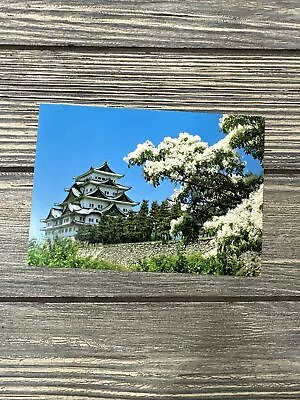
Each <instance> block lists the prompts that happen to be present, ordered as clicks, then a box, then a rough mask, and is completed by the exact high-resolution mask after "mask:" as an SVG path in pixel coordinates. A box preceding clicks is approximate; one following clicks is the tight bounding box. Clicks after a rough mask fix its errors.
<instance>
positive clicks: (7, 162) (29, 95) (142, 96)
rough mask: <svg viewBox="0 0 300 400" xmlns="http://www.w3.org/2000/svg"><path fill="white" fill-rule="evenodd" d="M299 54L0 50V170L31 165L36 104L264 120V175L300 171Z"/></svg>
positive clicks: (34, 138)
mask: <svg viewBox="0 0 300 400" xmlns="http://www.w3.org/2000/svg"><path fill="white" fill-rule="evenodd" d="M299 54H300V53H282V54H281V53H280V54H267V52H266V53H261V54H258V55H257V54H252V53H251V52H247V51H244V52H243V51H238V52H234V51H232V52H222V51H219V52H218V51H214V52H210V51H205V50H201V51H200V50H199V51H197V52H196V53H187V52H183V51H177V52H175V51H174V52H163V51H151V52H147V51H138V52H132V53H128V52H124V51H120V50H109V51H99V52H98V51H61V50H59V51H55V50H53V51H50V50H44V51H40V50H39V51H38V50H20V51H16V50H2V51H1V52H0V77H1V78H0V168H1V167H2V168H6V169H8V168H16V167H20V168H21V167H32V166H33V163H34V157H35V141H36V131H37V121H38V107H39V104H40V103H41V102H47V103H65V104H70V103H72V104H85V105H98V106H117V107H138V108H155V109H176V110H189V111H210V112H220V113H222V112H229V113H246V114H252V115H256V114H259V115H263V116H265V117H266V119H267V128H266V145H265V147H266V155H265V164H266V168H267V169H274V168H279V169H284V168H288V169H300V139H299V138H300V135H299V133H300V113H299V99H300V95H299V93H300V78H299V76H300V75H299V71H300V62H299V60H300V58H299Z"/></svg>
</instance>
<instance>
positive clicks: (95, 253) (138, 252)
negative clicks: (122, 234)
mask: <svg viewBox="0 0 300 400" xmlns="http://www.w3.org/2000/svg"><path fill="white" fill-rule="evenodd" d="M211 247H212V242H211V240H210V239H201V240H200V241H199V242H198V243H194V244H191V245H188V246H186V247H185V248H184V247H183V246H182V244H181V243H179V242H175V241H174V242H167V243H162V242H145V243H120V244H107V245H102V244H84V245H82V248H81V250H80V254H81V255H82V256H92V257H97V258H100V259H103V260H106V261H110V262H113V263H116V264H118V265H124V266H126V265H127V266H129V265H134V264H136V263H137V262H138V260H139V259H142V258H145V257H151V256H156V255H172V254H173V255H174V254H177V252H178V251H179V250H181V251H183V253H185V254H189V253H194V252H201V253H203V252H206V251H208V250H210V249H211Z"/></svg>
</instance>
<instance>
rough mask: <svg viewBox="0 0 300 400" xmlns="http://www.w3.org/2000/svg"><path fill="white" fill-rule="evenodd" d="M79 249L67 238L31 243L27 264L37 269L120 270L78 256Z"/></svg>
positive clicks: (102, 261)
mask: <svg viewBox="0 0 300 400" xmlns="http://www.w3.org/2000/svg"><path fill="white" fill-rule="evenodd" d="M79 248H80V245H79V244H78V243H77V242H75V241H74V240H72V239H68V238H62V239H55V240H48V241H45V242H42V243H35V242H31V243H30V244H29V249H28V264H29V265H34V266H37V267H65V268H96V269H114V270H121V269H122V267H121V266H119V265H115V264H111V263H109V262H107V261H104V260H100V259H97V258H93V257H82V256H79V255H78V250H79Z"/></svg>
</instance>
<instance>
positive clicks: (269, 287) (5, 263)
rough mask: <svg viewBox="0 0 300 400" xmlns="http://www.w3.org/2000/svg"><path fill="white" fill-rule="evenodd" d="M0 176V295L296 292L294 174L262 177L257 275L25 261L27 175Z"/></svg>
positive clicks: (299, 194) (298, 215)
mask: <svg viewBox="0 0 300 400" xmlns="http://www.w3.org/2000/svg"><path fill="white" fill-rule="evenodd" d="M0 177H1V179H0V195H1V202H2V204H5V205H6V206H5V208H4V209H3V211H2V213H1V214H2V218H1V220H0V241H1V251H0V256H1V290H0V298H1V297H2V298H3V297H20V296H27V297H38V296H42V297H43V296H57V297H63V296H67V297H74V296H79V297H93V296H98V297H101V298H103V297H109V298H111V299H112V300H113V299H114V298H115V299H116V298H119V299H124V298H126V296H131V297H132V298H138V297H139V296H141V297H142V298H145V297H151V296H158V297H161V296H163V297H164V296H167V298H169V299H170V298H176V296H182V297H184V298H185V299H186V300H189V299H191V298H193V296H196V298H197V299H199V300H201V301H202V300H203V301H207V300H209V301H210V300H211V299H217V298H218V296H219V298H221V297H222V296H225V297H227V298H228V299H230V298H232V297H236V296H248V297H249V296H275V295H282V296H291V295H297V294H299V287H300V286H299V265H300V245H299V244H300V240H299V239H300V236H299V229H295V227H297V226H298V224H299V221H300V201H299V200H300V191H299V186H300V175H294V176H289V177H288V176H285V175H281V176H273V175H271V176H268V175H267V176H266V177H265V192H264V232H263V233H264V238H263V247H264V249H263V260H264V263H263V269H262V271H263V274H262V276H261V277H259V278H236V277H210V276H191V275H182V274H153V273H132V272H130V273H119V272H112V271H110V272H104V271H103V272H102V271H95V270H77V269H53V268H35V267H26V266H25V260H26V253H27V243H28V230H29V218H30V208H31V205H30V204H31V189H32V188H31V185H32V175H31V174H25V173H10V174H8V173H6V174H4V173H2V174H1V175H0ZM16 199H18V201H17V202H16ZM220 296H221V297H220ZM102 300H103V299H102ZM99 301H101V299H100V300H99Z"/></svg>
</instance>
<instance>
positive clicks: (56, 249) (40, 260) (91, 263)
mask: <svg viewBox="0 0 300 400" xmlns="http://www.w3.org/2000/svg"><path fill="white" fill-rule="evenodd" d="M79 249H80V244H79V243H78V242H76V241H74V240H71V239H67V238H65V239H55V240H52V241H46V242H42V243H34V242H32V243H30V245H29V251H28V264H29V265H34V266H38V267H46V266H47V267H60V268H82V269H88V268H90V269H101V270H116V271H144V272H175V273H189V274H205V275H206V274H211V275H236V276H257V275H259V273H260V268H259V267H260V257H259V254H258V253H253V254H254V255H253V254H248V255H247V257H246V259H245V260H242V259H241V258H238V257H237V256H236V255H234V254H229V253H225V252H223V253H221V254H218V255H217V256H212V257H208V258H205V257H204V256H203V255H202V254H200V253H193V254H188V255H185V254H183V253H182V252H181V251H178V253H177V254H176V255H158V256H154V257H149V258H144V259H141V260H139V261H138V263H137V265H134V266H128V267H126V266H121V265H117V264H114V263H111V262H108V261H105V260H101V259H98V258H94V257H90V256H80V255H79ZM245 254H246V253H245Z"/></svg>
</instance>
